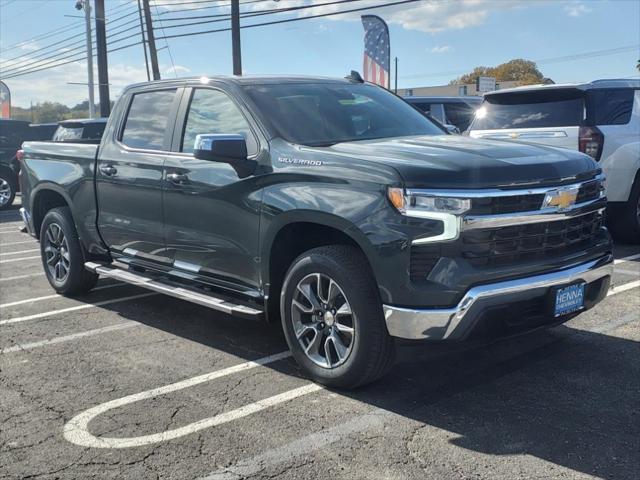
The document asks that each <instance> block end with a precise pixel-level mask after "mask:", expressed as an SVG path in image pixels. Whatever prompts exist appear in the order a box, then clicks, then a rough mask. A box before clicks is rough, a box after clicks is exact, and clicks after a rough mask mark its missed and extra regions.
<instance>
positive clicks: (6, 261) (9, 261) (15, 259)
mask: <svg viewBox="0 0 640 480" xmlns="http://www.w3.org/2000/svg"><path fill="white" fill-rule="evenodd" d="M36 258H37V259H38V260H39V259H40V255H36V256H33V257H21V258H11V259H9V260H0V263H13V262H23V261H25V260H35V259H36Z"/></svg>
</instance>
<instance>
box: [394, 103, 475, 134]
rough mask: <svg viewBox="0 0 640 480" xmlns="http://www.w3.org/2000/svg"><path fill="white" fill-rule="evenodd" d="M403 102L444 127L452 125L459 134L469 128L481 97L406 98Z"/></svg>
mask: <svg viewBox="0 0 640 480" xmlns="http://www.w3.org/2000/svg"><path fill="white" fill-rule="evenodd" d="M405 100H406V101H407V102H409V103H410V104H411V105H414V106H415V107H416V108H418V109H419V110H420V111H422V112H424V113H426V114H427V115H429V116H431V117H433V118H434V119H436V120H437V121H439V122H440V123H441V124H443V125H445V127H446V126H449V125H453V126H455V127H456V128H457V129H458V131H460V132H464V131H465V130H466V129H467V128H469V125H470V124H471V121H472V120H473V116H474V114H475V111H476V109H477V108H478V107H480V105H481V104H482V97H406V98H405Z"/></svg>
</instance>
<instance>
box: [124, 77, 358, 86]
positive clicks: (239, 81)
mask: <svg viewBox="0 0 640 480" xmlns="http://www.w3.org/2000/svg"><path fill="white" fill-rule="evenodd" d="M209 81H215V82H223V83H233V84H236V85H260V84H282V83H358V82H354V81H353V80H349V79H347V78H335V77H319V76H307V75H244V76H241V77H240V76H233V75H210V76H209V75H203V76H200V77H183V78H170V79H166V80H154V81H152V82H141V83H136V84H133V85H130V86H129V87H128V88H132V87H140V86H144V85H158V84H164V83H166V84H171V85H175V84H179V83H189V84H191V83H202V84H206V83H208V82H209Z"/></svg>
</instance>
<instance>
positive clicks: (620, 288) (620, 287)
mask: <svg viewBox="0 0 640 480" xmlns="http://www.w3.org/2000/svg"><path fill="white" fill-rule="evenodd" d="M637 287H640V280H636V281H635V282H629V283H623V284H622V285H618V286H616V287H611V288H610V289H609V291H608V292H607V297H610V296H611V295H615V294H617V293H620V292H626V291H627V290H631V289H632V288H637Z"/></svg>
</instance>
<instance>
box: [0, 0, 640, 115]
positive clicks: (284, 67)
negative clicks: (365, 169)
mask: <svg viewBox="0 0 640 480" xmlns="http://www.w3.org/2000/svg"><path fill="white" fill-rule="evenodd" d="M91 1H92V2H93V0H91ZM240 1H241V3H243V2H247V3H246V4H245V5H243V6H242V7H241V8H242V11H243V12H248V13H251V12H257V11H260V10H265V9H274V8H287V7H293V6H303V5H310V4H327V3H330V2H331V0H280V1H277V2H276V1H275V0H259V1H250V0H240ZM394 1H396V0H352V1H351V2H348V3H344V4H341V5H336V4H334V5H317V6H315V7H313V8H308V9H304V10H297V11H293V12H288V13H283V12H280V13H276V14H271V15H266V16H262V17H260V16H258V17H256V18H253V19H243V21H242V24H243V25H249V24H251V23H260V22H264V21H272V20H275V19H285V18H302V17H306V16H312V15H318V14H323V13H330V12H335V11H342V10H346V9H353V8H358V7H370V6H377V5H383V4H384V5H388V4H390V3H394ZM75 2H76V0H0V79H2V80H3V81H4V82H5V83H6V84H7V86H8V87H9V89H10V90H11V93H12V98H13V102H12V103H13V105H18V106H22V107H28V106H29V104H30V102H33V103H37V102H42V101H47V100H48V101H57V102H61V103H64V104H67V105H69V106H73V105H74V104H76V103H79V102H81V101H83V100H86V99H87V86H86V83H87V67H86V61H84V60H82V61H77V62H72V63H69V64H67V65H62V66H58V67H56V68H51V69H47V70H42V71H40V72H35V73H31V74H27V75H21V76H15V77H13V78H6V77H8V76H10V73H11V72H13V73H16V72H22V71H23V70H25V69H27V68H28V67H29V65H38V64H37V63H35V62H37V61H38V60H39V61H40V62H41V63H40V64H39V65H41V66H42V67H43V68H44V67H51V66H54V65H56V63H49V64H46V65H45V62H52V61H54V60H55V58H56V57H54V59H53V60H51V59H49V60H47V59H46V58H45V57H49V56H51V55H59V56H64V55H65V52H69V51H70V52H71V54H73V53H74V50H68V49H69V48H71V47H69V45H70V44H73V45H76V46H75V48H77V49H79V50H78V53H77V55H80V56H82V48H81V47H82V46H83V45H84V44H83V43H82V42H83V41H84V39H85V30H84V17H83V12H78V11H77V10H75V9H74V5H75ZM154 2H155V4H157V5H154ZM105 3H106V10H107V14H106V18H107V21H108V22H112V24H107V35H108V37H109V38H111V39H113V40H117V39H123V37H125V36H127V35H135V34H136V33H139V31H138V30H136V29H135V27H136V18H137V14H134V13H132V12H135V11H136V8H137V0H106V2H105ZM151 4H152V5H153V6H152V11H153V13H154V14H155V15H156V18H157V19H158V20H157V21H156V22H155V24H154V27H155V28H154V30H155V31H156V36H164V35H173V34H178V33H186V32H197V31H202V30H210V29H217V28H225V27H228V22H227V21H223V22H218V23H213V24H203V25H187V26H182V27H179V28H170V26H172V25H180V24H184V23H189V22H187V21H182V20H173V21H172V20H169V19H171V18H180V17H184V16H197V15H200V16H202V15H222V14H228V12H229V8H228V4H229V0H220V1H214V0H206V1H203V0H151ZM192 9H197V10H192ZM185 10H191V11H189V12H185ZM364 13H371V14H376V15H379V16H381V17H382V18H383V19H385V20H386V21H387V23H388V24H389V30H390V35H391V55H392V57H395V56H397V57H398V64H399V68H398V87H399V88H407V87H419V86H431V85H442V84H446V83H448V82H449V81H450V80H452V79H453V78H455V77H457V76H459V75H461V74H464V73H467V72H468V71H470V70H472V69H473V68H474V67H476V66H479V65H484V66H495V65H498V64H500V63H503V62H505V61H508V60H510V59H513V58H526V59H529V60H534V61H537V62H538V67H539V69H540V70H541V71H542V73H543V74H544V75H545V76H546V77H549V78H551V79H553V80H554V81H555V82H557V83H560V82H574V81H590V80H595V79H598V78H629V77H635V78H638V74H639V72H638V70H637V69H636V63H637V62H638V59H640V1H639V0H421V1H417V2H413V3H408V4H403V5H391V6H387V7H385V8H376V9H371V10H369V11H366V12H353V13H347V14H342V15H335V16H328V17H324V18H317V19H305V20H304V21H295V22H290V23H283V24H278V25H270V26H264V27H258V28H249V29H243V30H242V62H243V71H244V73H245V74H305V75H322V76H335V77H343V76H345V75H346V74H348V73H349V72H350V71H351V70H361V69H362V55H363V36H364V34H363V29H362V24H361V22H360V15H362V14H364ZM127 14H130V15H129V16H128V17H125V18H120V19H119V17H122V16H123V15H127ZM211 18H212V17H209V18H208V19H206V20H199V21H210V20H211ZM160 20H162V21H160ZM126 22H129V23H126ZM63 27H65V28H66V30H65V31H63V32H58V33H55V32H54V33H53V34H51V35H50V36H48V37H47V38H40V39H36V40H33V39H34V37H37V36H39V35H40V36H42V35H43V34H45V33H47V32H52V31H53V30H55V29H61V28H63ZM127 28H131V29H132V30H130V31H128V32H124V33H120V35H119V36H118V35H117V34H118V32H120V31H122V30H125V29H127ZM137 41H139V37H133V38H130V39H128V40H122V41H121V42H119V43H115V44H113V46H112V47H111V48H115V47H116V46H126V45H128V44H130V43H135V42H137ZM56 42H61V43H58V44H57V45H55V43H56ZM157 43H158V48H159V49H160V50H159V53H158V56H159V63H160V70H161V74H162V77H163V78H172V77H175V76H194V75H196V76H200V75H216V74H218V75H227V74H231V71H232V60H231V34H230V32H228V31H227V32H218V33H210V34H206V35H198V36H189V37H183V38H172V39H167V40H158V42H157ZM45 48H46V49H47V50H43V49H45ZM67 55H69V54H68V53H67ZM43 58H44V60H43ZM74 58H77V57H74V56H70V59H71V60H73V59H74ZM58 62H61V60H58ZM108 62H109V74H110V77H109V81H110V84H111V96H112V98H115V97H117V95H118V92H119V91H120V90H121V89H122V88H123V87H124V86H125V85H127V84H129V83H133V82H138V81H145V80H146V70H145V63H144V56H143V49H142V46H141V45H133V46H132V47H129V48H126V49H123V50H120V51H117V52H112V53H110V54H109V57H108ZM95 72H96V73H95V75H96V78H97V67H96V69H95ZM392 78H393V77H392ZM97 96H98V94H97V89H96V98H97ZM96 101H97V100H96Z"/></svg>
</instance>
